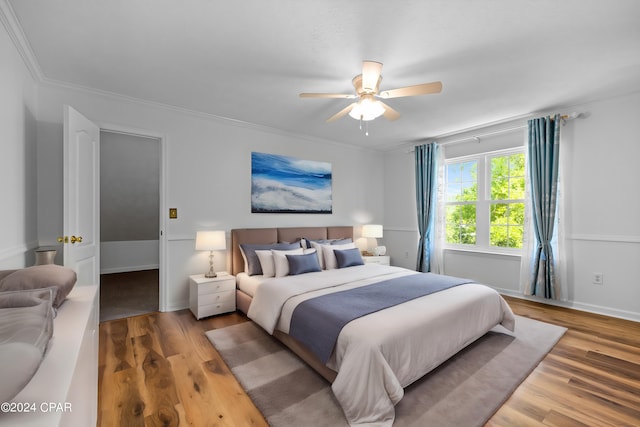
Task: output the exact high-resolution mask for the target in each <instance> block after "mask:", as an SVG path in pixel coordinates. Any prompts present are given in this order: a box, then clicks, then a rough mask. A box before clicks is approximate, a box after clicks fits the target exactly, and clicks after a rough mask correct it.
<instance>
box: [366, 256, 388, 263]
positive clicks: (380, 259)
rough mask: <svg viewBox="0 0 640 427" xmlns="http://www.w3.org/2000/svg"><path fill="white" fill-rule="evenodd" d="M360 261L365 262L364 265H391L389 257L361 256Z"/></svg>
mask: <svg viewBox="0 0 640 427" xmlns="http://www.w3.org/2000/svg"><path fill="white" fill-rule="evenodd" d="M362 260H363V261H364V262H365V264H382V265H390V264H391V262H390V261H391V260H390V257H389V255H378V256H363V257H362Z"/></svg>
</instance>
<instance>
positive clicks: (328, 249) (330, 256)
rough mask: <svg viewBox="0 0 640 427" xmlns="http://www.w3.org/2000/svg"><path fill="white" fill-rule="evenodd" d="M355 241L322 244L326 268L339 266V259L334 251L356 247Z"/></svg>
mask: <svg viewBox="0 0 640 427" xmlns="http://www.w3.org/2000/svg"><path fill="white" fill-rule="evenodd" d="M355 247H356V245H355V243H346V244H344V245H322V255H323V256H324V268H325V270H333V269H336V268H338V261H337V260H336V256H335V254H334V251H336V250H343V249H353V248H355Z"/></svg>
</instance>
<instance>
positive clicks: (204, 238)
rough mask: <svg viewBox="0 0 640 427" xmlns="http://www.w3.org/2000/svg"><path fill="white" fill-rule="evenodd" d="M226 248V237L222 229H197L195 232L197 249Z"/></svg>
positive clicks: (219, 249) (214, 249) (216, 249)
mask: <svg viewBox="0 0 640 427" xmlns="http://www.w3.org/2000/svg"><path fill="white" fill-rule="evenodd" d="M224 249H227V237H226V236H225V232H224V231H217V230H216V231H198V232H197V233H196V250H197V251H221V250H224Z"/></svg>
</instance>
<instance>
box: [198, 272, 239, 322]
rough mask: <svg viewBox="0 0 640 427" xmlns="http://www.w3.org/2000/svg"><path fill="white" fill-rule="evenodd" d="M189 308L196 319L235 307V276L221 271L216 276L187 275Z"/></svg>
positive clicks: (228, 310) (225, 311)
mask: <svg viewBox="0 0 640 427" xmlns="http://www.w3.org/2000/svg"><path fill="white" fill-rule="evenodd" d="M189 308H190V309H191V312H192V313H193V315H194V316H196V319H201V318H203V317H207V316H213V315H215V314H221V313H228V312H230V311H235V309H236V276H232V275H231V274H228V273H225V272H222V273H218V277H210V278H207V277H204V274H197V275H194V276H189Z"/></svg>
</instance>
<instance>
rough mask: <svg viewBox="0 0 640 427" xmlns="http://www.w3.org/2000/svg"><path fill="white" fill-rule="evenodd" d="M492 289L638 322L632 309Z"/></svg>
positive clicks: (536, 300) (530, 299) (637, 315)
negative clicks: (619, 308) (549, 298)
mask: <svg viewBox="0 0 640 427" xmlns="http://www.w3.org/2000/svg"><path fill="white" fill-rule="evenodd" d="M494 289H495V290H496V291H498V292H500V293H501V294H503V295H507V296H510V297H513V298H519V299H523V300H527V301H534V302H539V303H541V304H547V305H553V306H556V307H563V308H569V309H572V310H578V311H585V312H587V313H593V314H600V315H603V316H609V317H616V318H618V319H624V320H631V321H633V322H640V313H634V312H633V311H626V310H618V309H615V308H609V307H603V306H601V305H595V304H585V303H581V302H575V301H557V300H548V299H544V298H538V297H532V296H529V295H523V294H521V293H519V292H516V291H514V290H512V289H501V288H494Z"/></svg>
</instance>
